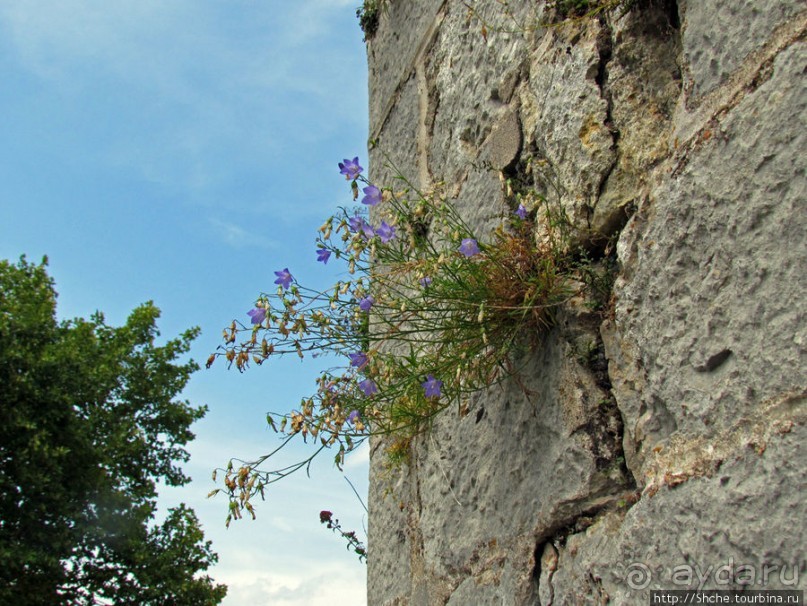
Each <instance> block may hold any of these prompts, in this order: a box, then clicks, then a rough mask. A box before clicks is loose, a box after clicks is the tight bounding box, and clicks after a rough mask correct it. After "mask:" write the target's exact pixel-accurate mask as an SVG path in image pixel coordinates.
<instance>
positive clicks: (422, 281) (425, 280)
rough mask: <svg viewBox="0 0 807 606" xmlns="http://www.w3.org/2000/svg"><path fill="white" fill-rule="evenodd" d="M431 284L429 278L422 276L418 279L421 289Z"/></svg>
mask: <svg viewBox="0 0 807 606" xmlns="http://www.w3.org/2000/svg"><path fill="white" fill-rule="evenodd" d="M431 283H432V279H431V278H430V277H429V276H423V277H422V278H421V279H420V285H421V286H422V287H423V288H426V287H427V286H428V285H429V284H431Z"/></svg>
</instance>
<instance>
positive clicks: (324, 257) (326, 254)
mask: <svg viewBox="0 0 807 606" xmlns="http://www.w3.org/2000/svg"><path fill="white" fill-rule="evenodd" d="M330 258H331V251H329V250H328V249H327V248H318V249H317V261H322V262H323V263H325V264H327V263H328V259H330Z"/></svg>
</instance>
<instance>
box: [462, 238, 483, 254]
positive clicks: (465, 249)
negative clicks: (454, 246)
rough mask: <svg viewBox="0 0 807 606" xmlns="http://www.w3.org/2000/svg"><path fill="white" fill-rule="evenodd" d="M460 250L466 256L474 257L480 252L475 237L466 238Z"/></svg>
mask: <svg viewBox="0 0 807 606" xmlns="http://www.w3.org/2000/svg"><path fill="white" fill-rule="evenodd" d="M460 252H461V253H462V254H463V255H465V256H466V257H473V256H474V255H478V254H479V245H478V244H477V243H476V240H474V239H473V238H465V239H464V240H463V241H462V244H460Z"/></svg>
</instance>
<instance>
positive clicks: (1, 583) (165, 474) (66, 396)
mask: <svg viewBox="0 0 807 606" xmlns="http://www.w3.org/2000/svg"><path fill="white" fill-rule="evenodd" d="M46 263H47V260H43V262H42V263H41V264H40V265H36V264H32V263H29V262H28V261H26V260H25V258H24V257H23V258H22V259H21V260H20V261H19V262H18V263H16V264H14V263H9V262H8V261H0V563H2V564H0V603H3V604H12V603H14V604H17V605H18V606H24V605H28V604H43V605H44V604H47V605H49V606H50V605H58V604H78V605H84V604H87V605H89V604H104V603H114V604H131V605H134V604H137V605H155V606H156V605H160V606H162V605H164V604H173V605H177V606H180V605H188V606H203V605H208V604H210V605H213V604H218V603H219V602H220V601H221V600H222V599H223V598H224V595H225V594H226V591H227V589H226V587H225V586H224V585H216V584H214V582H213V581H212V579H210V578H209V577H208V576H206V575H203V574H201V573H202V572H203V571H205V570H207V569H208V567H209V566H210V565H212V564H213V563H215V562H216V561H217V559H218V556H217V555H216V554H215V553H214V552H213V551H212V549H211V545H210V542H209V541H207V542H206V541H204V535H203V533H202V531H201V529H200V527H199V523H198V519H197V518H196V516H195V514H194V512H193V510H191V509H190V508H188V507H186V506H185V505H184V504H182V505H180V506H178V507H176V508H173V509H170V510H169V511H168V515H167V517H166V518H165V521H164V522H163V523H162V524H159V525H156V524H154V523H153V520H154V517H155V512H156V496H157V490H156V483H157V481H162V482H164V483H165V484H166V485H169V486H179V485H183V484H186V483H187V482H189V481H190V478H188V477H187V476H185V475H184V474H183V472H182V470H181V469H180V467H179V463H182V462H185V461H187V460H188V458H189V454H188V452H187V450H185V448H184V447H185V445H186V444H187V443H188V442H189V441H190V440H192V439H193V438H194V434H193V433H192V432H191V431H190V429H189V428H190V426H191V424H192V423H193V422H194V421H196V420H198V419H200V418H202V417H203V416H204V414H205V412H206V410H207V409H206V407H204V406H199V407H194V406H192V405H191V404H190V403H189V402H187V401H182V400H178V399H177V395H178V394H179V393H180V392H181V391H182V389H183V388H184V387H185V385H186V384H187V382H188V380H189V378H190V376H191V374H192V373H193V372H194V371H195V370H197V368H198V367H197V365H196V364H195V363H194V362H193V361H187V362H178V361H177V360H178V358H180V357H181V356H183V354H186V353H187V352H188V350H189V347H190V343H191V341H192V340H193V339H194V338H195V337H196V336H197V335H198V333H199V330H198V329H196V328H193V329H189V330H187V331H185V332H184V333H183V334H182V335H180V336H179V337H178V338H176V339H173V340H169V341H167V342H166V343H165V344H163V345H158V344H156V342H155V341H156V338H157V337H158V336H159V332H158V330H157V326H156V320H157V318H158V317H159V315H160V311H159V309H158V308H157V307H155V306H154V305H153V304H152V303H150V302H149V303H145V304H143V305H141V306H139V307H137V308H136V309H135V310H134V311H132V313H131V314H130V316H129V318H128V319H127V321H126V323H125V324H124V325H123V326H120V327H111V326H108V325H107V324H106V323H105V321H104V316H103V315H102V314H101V313H96V314H94V315H93V316H92V317H91V318H90V319H89V320H85V319H80V318H79V319H73V320H67V321H58V320H57V318H56V297H57V294H56V290H55V287H54V283H53V281H52V279H51V278H50V277H49V276H48V273H47V270H46Z"/></svg>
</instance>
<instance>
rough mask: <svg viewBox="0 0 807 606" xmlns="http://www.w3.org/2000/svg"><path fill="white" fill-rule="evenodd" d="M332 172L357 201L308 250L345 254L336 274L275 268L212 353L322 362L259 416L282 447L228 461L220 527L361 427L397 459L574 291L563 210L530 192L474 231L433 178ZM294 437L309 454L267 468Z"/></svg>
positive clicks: (500, 375)
mask: <svg viewBox="0 0 807 606" xmlns="http://www.w3.org/2000/svg"><path fill="white" fill-rule="evenodd" d="M339 170H340V173H341V174H343V175H345V177H346V178H347V179H348V180H349V181H351V183H350V190H351V193H352V194H353V196H354V198H353V199H354V200H356V197H355V196H356V193H357V192H358V183H359V182H361V183H363V184H364V185H365V187H364V188H363V191H364V193H365V197H364V199H363V200H362V201H361V202H362V203H363V205H362V206H361V207H359V208H358V209H355V208H353V209H348V208H344V209H341V210H340V211H339V212H338V213H337V214H335V215H334V216H332V217H330V218H329V219H328V220H326V221H325V223H323V225H322V226H321V227H320V228H319V233H318V236H317V239H316V245H317V249H316V254H317V260H318V261H322V262H323V263H325V262H326V261H328V259H330V258H333V259H335V260H336V262H338V263H343V264H344V269H345V271H344V272H342V273H341V274H340V275H341V276H343V277H342V278H341V279H339V280H338V281H337V282H336V283H335V284H334V285H333V287H331V288H328V289H326V290H324V291H320V290H313V289H309V288H307V287H305V286H304V285H303V284H301V283H299V282H298V281H296V280H295V279H294V278H293V277H292V275H291V273H290V272H289V269H288V268H284V269H283V270H281V271H276V272H274V273H275V276H276V277H277V279H276V280H275V284H277V285H278V288H277V290H276V292H270V293H263V294H261V295H260V296H259V297H258V298H257V301H256V302H255V304H254V308H253V309H252V311H250V312H248V313H249V317H250V319H251V324H250V325H242V324H240V323H238V322H237V321H234V322H233V323H232V324H231V326H230V327H229V329H225V331H224V344H223V345H221V346H220V347H219V350H218V351H217V352H216V353H214V354H213V356H211V360H214V359H215V358H216V357H218V356H222V357H225V358H226V360H227V362H228V363H229V364H230V365H235V366H236V368H237V369H238V370H240V371H245V370H247V369H248V368H249V367H250V366H251V365H253V364H255V365H261V364H263V363H264V362H265V361H266V360H268V359H269V358H277V357H282V356H286V355H295V356H297V357H299V358H301V359H304V358H306V357H317V358H318V359H323V360H324V358H329V359H330V360H331V362H329V363H328V364H324V366H325V367H326V369H325V370H323V371H322V372H321V373H320V375H319V377H318V378H317V380H316V383H315V385H314V389H313V393H312V394H311V395H309V396H307V397H305V398H303V399H302V400H301V401H300V403H299V404H298V405H297V406H296V407H293V408H291V409H289V408H285V410H281V411H278V412H273V413H270V414H269V415H267V421H268V423H269V425H270V426H271V427H272V428H273V429H274V430H275V431H276V432H278V433H280V434H281V435H282V436H284V441H283V442H282V443H281V445H280V446H279V447H278V448H276V449H275V450H274V451H272V452H270V453H269V454H267V455H264V456H262V457H260V458H259V459H257V460H256V461H250V462H242V463H241V464H240V466H234V465H233V462H232V461H231V462H230V465H229V466H228V467H227V469H226V470H224V471H225V477H224V484H225V487H226V492H227V494H228V495H229V497H230V513H229V518H228V523H229V521H230V520H232V519H238V518H240V517H241V513H242V511H243V510H244V509H246V510H247V511H248V512H249V513H250V514H252V515H253V516H254V509H253V506H252V504H251V501H250V499H251V498H253V497H254V496H255V495H256V494H260V495H261V496H263V494H264V489H265V487H266V485H267V484H269V483H272V482H275V481H277V480H279V479H280V478H282V477H285V476H286V475H289V474H290V473H293V472H294V471H297V470H299V469H304V468H307V467H308V465H310V463H311V461H312V460H313V458H314V457H315V456H317V455H318V454H319V453H321V452H323V451H324V450H327V449H332V452H333V453H334V461H335V462H336V464H337V466H341V465H342V463H343V462H344V458H345V456H346V455H347V454H348V453H350V452H351V451H353V450H355V449H356V448H357V447H358V446H359V445H360V444H361V443H362V442H363V441H364V440H366V439H367V437H368V436H370V435H380V434H387V435H391V436H392V437H393V440H392V441H391V444H392V445H391V446H390V447H389V448H390V451H389V452H390V456H393V454H396V453H397V452H398V451H400V450H401V449H402V448H405V446H404V445H406V444H408V443H409V440H410V439H411V438H412V437H413V436H414V435H416V434H417V433H418V432H421V431H424V430H425V428H426V427H428V421H429V419H430V418H432V417H433V416H434V415H436V414H439V413H440V412H441V411H443V410H445V409H446V408H447V407H448V406H450V405H451V404H452V403H454V404H458V405H461V404H462V403H463V402H465V400H466V399H467V398H468V396H469V395H470V394H472V393H474V392H476V391H478V390H480V389H484V388H487V387H489V386H490V385H493V384H494V383H496V382H499V381H502V380H504V379H506V378H508V377H512V376H514V375H517V374H518V368H516V367H515V365H514V362H513V359H514V357H513V355H512V354H513V353H514V352H515V351H516V350H518V349H520V348H523V347H524V346H525V341H527V340H528V339H527V338H525V336H528V335H533V336H536V335H539V334H540V333H541V332H543V331H545V330H546V329H548V328H549V327H551V325H552V323H553V319H554V312H555V310H556V309H557V308H558V306H559V305H561V304H562V303H563V302H565V301H567V300H568V299H569V298H570V297H572V296H575V295H577V294H578V293H579V292H580V289H581V286H580V284H581V282H580V279H579V278H580V276H579V275H578V273H576V269H575V267H576V266H575V264H574V260H573V259H572V257H571V256H570V253H569V252H568V249H569V246H568V238H567V237H566V235H565V232H564V217H565V215H563V213H562V210H560V211H559V210H558V209H557V208H550V205H549V204H548V203H547V202H546V201H545V200H544V199H543V198H541V197H540V196H538V195H537V194H530V195H524V196H521V197H519V198H518V199H517V200H515V204H512V206H511V208H510V210H507V211H506V212H504V210H505V209H503V213H502V216H503V219H502V224H501V225H500V226H499V227H498V228H497V229H496V230H494V231H493V232H492V233H491V234H486V237H484V238H483V237H481V235H480V234H476V233H474V231H473V230H472V229H471V228H470V227H469V226H468V225H467V224H466V223H465V221H464V220H463V219H462V217H461V216H460V215H459V214H458V213H457V211H456V210H455V208H454V206H453V205H452V204H451V203H450V202H449V201H448V200H447V199H446V197H445V195H444V194H443V193H442V190H441V189H440V188H439V187H438V188H436V189H435V190H434V191H431V192H422V191H419V190H418V189H416V188H415V187H414V186H412V184H411V183H409V182H408V181H406V179H405V178H403V177H399V179H400V182H402V183H403V189H402V190H400V191H396V190H394V189H392V188H389V187H381V186H380V185H378V184H373V183H370V182H369V181H368V180H367V179H366V178H365V177H363V176H362V171H363V168H362V167H361V165H360V164H359V159H358V157H356V158H353V159H352V160H349V159H345V160H343V161H342V162H340V163H339ZM510 202H511V203H512V202H513V201H512V200H511V201H510ZM368 208H372V212H371V213H370V214H369V216H368V212H367V211H368ZM513 208H516V210H515V211H514V210H513ZM530 217H535V219H530ZM536 234H540V237H536ZM526 345H529V343H526ZM209 362H210V361H209ZM460 408H461V406H460ZM298 437H299V438H302V439H303V440H304V441H309V440H311V441H313V443H314V444H315V446H316V448H315V449H314V451H313V453H312V454H311V456H310V457H309V458H307V459H305V460H304V461H301V462H299V463H297V464H294V465H291V466H286V467H282V468H280V469H274V470H266V469H264V467H263V466H264V464H265V463H266V461H267V460H268V459H269V458H271V457H272V456H273V455H274V454H276V453H277V452H278V450H280V449H281V448H283V447H284V446H285V445H286V444H288V442H289V441H290V440H292V439H294V438H298ZM393 449H397V450H395V453H393Z"/></svg>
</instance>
